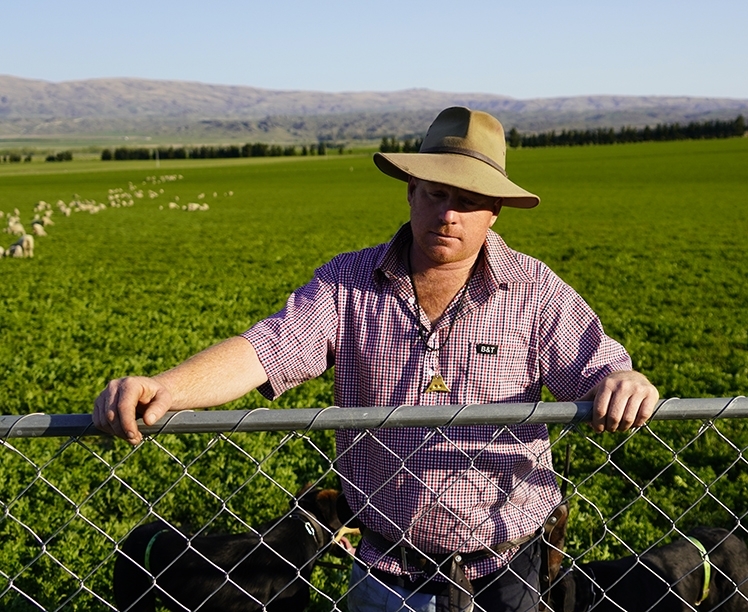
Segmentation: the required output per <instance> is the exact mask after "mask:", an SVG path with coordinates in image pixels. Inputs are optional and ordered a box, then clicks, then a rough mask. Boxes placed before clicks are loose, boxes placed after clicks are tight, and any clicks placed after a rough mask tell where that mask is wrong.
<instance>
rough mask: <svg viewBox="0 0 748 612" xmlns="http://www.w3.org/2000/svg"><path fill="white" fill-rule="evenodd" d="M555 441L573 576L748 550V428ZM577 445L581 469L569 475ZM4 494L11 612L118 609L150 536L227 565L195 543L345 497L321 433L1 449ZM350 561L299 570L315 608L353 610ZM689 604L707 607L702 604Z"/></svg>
mask: <svg viewBox="0 0 748 612" xmlns="http://www.w3.org/2000/svg"><path fill="white" fill-rule="evenodd" d="M728 403H729V400H726V402H725V406H727V405H728ZM398 418H399V419H401V420H402V415H401V414H398ZM240 420H241V419H240ZM406 421H407V419H406ZM406 424H407V422H406ZM383 425H384V424H383ZM398 425H399V426H400V425H401V423H400V422H398ZM372 431H374V430H372ZM441 431H442V427H441V426H440V427H435V428H433V430H432V432H431V435H438V434H439V433H440V432H441ZM550 432H551V440H552V452H553V456H554V465H555V466H556V468H555V470H556V476H557V479H558V481H559V483H561V484H562V485H563V484H565V485H566V487H567V489H566V491H567V497H568V499H569V502H570V517H571V518H570V521H569V527H568V532H567V536H566V545H565V549H564V551H563V555H564V565H565V566H566V567H570V568H571V567H579V566H580V565H581V564H586V563H588V562H591V561H596V560H604V559H619V558H621V557H625V556H627V555H641V554H643V553H645V552H646V551H648V550H650V549H653V548H655V547H659V546H663V545H665V544H667V543H669V542H672V541H674V540H677V539H678V538H680V537H682V536H683V535H684V534H685V533H686V532H688V531H689V529H691V528H692V527H694V526H697V525H706V526H715V527H724V528H726V529H728V530H729V531H731V532H732V533H734V534H735V535H737V536H738V537H739V538H740V539H741V540H742V539H744V538H745V535H746V534H745V528H746V526H745V517H746V496H745V490H746V487H747V486H748V465H747V462H746V457H745V452H746V448H748V422H747V421H745V420H744V419H742V418H731V419H708V420H704V419H696V420H693V419H687V418H686V419H685V420H666V421H653V422H651V423H650V424H649V425H647V426H645V427H643V428H641V429H639V430H638V431H635V432H631V433H626V434H602V435H597V434H592V433H591V430H590V429H589V427H587V425H585V424H583V423H579V422H573V423H571V422H570V423H567V424H563V423H561V424H555V425H551V426H550ZM88 433H89V434H90V433H92V432H90V431H89V432H88ZM370 435H372V434H371V431H370V430H364V431H362V432H361V433H360V434H359V436H360V437H364V436H370ZM567 447H569V448H570V450H571V467H570V471H569V473H568V474H564V473H563V465H564V455H565V453H566V449H567ZM0 481H1V482H2V489H1V492H0V511H1V512H2V517H1V518H0V609H2V610H11V611H16V610H19V611H20V610H23V611H25V610H49V611H57V610H114V609H116V608H115V600H114V595H113V586H112V583H113V571H114V564H115V560H116V558H117V556H118V555H120V554H122V552H121V551H122V547H123V544H124V542H125V540H126V539H127V538H128V536H129V535H130V534H132V533H133V532H134V531H135V530H136V529H138V528H139V527H141V526H143V525H146V524H148V523H151V522H154V521H162V522H163V523H164V524H165V525H167V526H172V527H173V528H174V529H176V530H179V533H181V534H183V535H182V537H183V539H184V543H185V547H186V550H189V551H190V554H197V555H198V556H201V557H203V559H204V560H205V562H206V563H208V564H211V565H213V566H214V567H217V566H216V565H215V563H214V562H213V561H211V560H210V559H208V558H207V556H205V555H202V554H201V553H200V551H199V550H198V548H199V547H196V546H195V543H196V542H197V541H198V540H196V539H195V538H198V537H200V536H203V535H206V534H213V533H232V534H254V535H255V536H257V537H258V538H259V540H260V543H259V544H257V545H256V546H264V544H263V538H264V537H269V536H267V534H266V533H259V532H258V530H257V526H258V525H260V524H262V523H265V522H267V521H271V520H273V519H277V518H278V517H283V516H288V515H290V514H291V513H292V512H293V511H294V509H295V508H296V507H297V506H296V503H295V501H294V498H295V496H296V495H297V494H298V492H299V491H300V490H301V489H302V487H304V485H307V484H312V485H314V486H318V487H322V488H334V489H339V488H340V482H339V476H338V474H337V473H336V470H335V442H334V432H333V431H332V430H331V429H318V430H317V429H313V428H311V427H307V428H306V429H305V430H303V431H298V430H297V431H290V432H288V431H254V432H239V431H228V432H219V433H181V434H165V433H161V434H157V435H151V436H149V437H147V438H146V441H145V442H144V443H143V444H141V445H139V446H138V447H135V448H132V447H130V446H129V445H127V444H126V443H124V442H122V441H119V440H113V439H111V438H108V437H105V436H95V435H85V436H84V435H75V436H71V437H44V438H39V437H12V436H8V435H6V436H5V437H4V438H2V439H0ZM352 542H353V544H354V545H355V544H356V540H355V538H352ZM251 550H254V549H251ZM185 554H186V553H185ZM310 563H311V561H310ZM351 563H352V559H351V556H350V555H343V557H342V558H340V557H337V556H333V555H329V554H325V555H321V556H320V557H319V558H318V559H315V564H314V569H313V570H312V571H311V573H309V572H303V571H302V569H303V568H298V569H294V578H297V579H300V580H304V581H305V582H308V584H309V590H310V593H311V602H310V604H309V609H311V610H314V611H322V610H342V611H344V610H347V604H346V595H347V589H348V579H349V574H350V569H351ZM219 569H220V568H219ZM224 569H225V568H224ZM221 571H223V570H221ZM719 571H720V570H719V569H718V568H717V569H716V570H715V572H717V573H719ZM305 574H308V575H309V576H310V577H309V578H308V579H307V578H305V577H304V575H305ZM224 576H225V579H224V580H223V583H222V584H223V585H224V586H225V585H232V584H233V586H234V587H235V588H238V589H242V590H243V587H242V586H241V585H238V584H236V582H235V581H234V579H233V574H231V575H229V573H227V572H224ZM154 588H155V589H156V590H158V589H159V587H158V586H156V587H154ZM742 588H743V590H744V591H745V586H744V585H742ZM246 595H247V601H248V602H250V601H252V600H253V599H254V600H255V602H256V603H257V607H258V609H262V603H261V602H258V600H257V598H256V597H255V596H254V595H253V594H251V593H247V594H246ZM738 596H740V597H743V595H742V594H740V593H739V594H738ZM603 597H604V596H603ZM271 601H272V600H271ZM267 603H268V602H266V604H267ZM743 603H746V602H743ZM248 605H249V604H248ZM684 606H685V607H684V609H694V610H696V609H699V608H696V606H695V602H685V603H684ZM175 609H179V608H175ZM184 609H187V608H184ZM198 609H199V606H198ZM203 609H205V607H204V606H203ZM247 609H252V608H251V607H248V608H247ZM403 609H408V608H407V606H405V607H404V608H403ZM736 609H741V608H736ZM746 609H748V604H746Z"/></svg>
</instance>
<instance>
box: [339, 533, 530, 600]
mask: <svg viewBox="0 0 748 612" xmlns="http://www.w3.org/2000/svg"><path fill="white" fill-rule="evenodd" d="M355 563H356V564H357V566H358V567H359V570H360V571H359V572H358V576H359V577H358V579H357V580H353V581H352V583H351V589H352V590H355V593H350V594H349V599H348V601H349V606H350V607H351V609H352V610H354V611H355V612H373V611H374V610H377V611H386V612H394V611H399V612H403V611H410V610H416V611H417V612H447V611H448V610H449V597H448V588H447V587H446V585H444V583H439V582H435V581H428V582H425V583H424V582H422V581H419V583H418V585H413V586H410V588H408V584H409V582H410V581H408V580H407V579H403V578H401V577H399V576H392V575H389V574H385V573H383V572H379V571H376V570H370V573H369V571H367V570H366V569H365V568H364V567H363V565H360V564H359V562H358V561H356V562H355ZM355 573H356V572H354V574H355ZM472 584H473V591H474V593H475V598H474V605H475V607H474V612H535V611H537V610H538V604H539V602H540V595H539V585H540V541H539V539H535V540H533V541H531V542H528V543H527V544H524V545H523V546H522V547H521V548H520V550H519V552H517V554H516V555H514V557H513V558H512V560H511V562H510V563H509V564H508V565H507V566H505V567H502V568H501V569H500V570H498V571H496V572H494V573H493V574H489V575H488V576H483V577H482V578H476V579H475V580H473V581H472ZM442 585H443V586H442ZM398 602H399V603H398Z"/></svg>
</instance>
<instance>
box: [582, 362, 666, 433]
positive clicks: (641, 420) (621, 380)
mask: <svg viewBox="0 0 748 612" xmlns="http://www.w3.org/2000/svg"><path fill="white" fill-rule="evenodd" d="M659 397H660V394H659V392H658V391H657V388H656V387H655V386H654V385H653V384H652V383H650V382H649V381H648V380H647V377H646V376H644V375H643V374H640V373H639V372H635V371H634V370H628V371H619V372H612V373H611V374H608V376H606V377H605V378H604V379H603V380H602V381H601V382H600V383H598V384H597V385H596V386H595V387H594V388H593V389H592V390H591V391H590V392H589V393H587V395H585V396H584V397H583V398H582V399H583V400H592V402H593V403H592V429H593V430H594V431H596V432H597V433H600V432H603V431H627V430H628V429H630V428H631V427H641V426H642V425H644V424H645V423H646V422H647V421H648V420H649V418H650V417H651V416H652V413H653V412H654V409H655V406H656V405H657V400H658V399H659Z"/></svg>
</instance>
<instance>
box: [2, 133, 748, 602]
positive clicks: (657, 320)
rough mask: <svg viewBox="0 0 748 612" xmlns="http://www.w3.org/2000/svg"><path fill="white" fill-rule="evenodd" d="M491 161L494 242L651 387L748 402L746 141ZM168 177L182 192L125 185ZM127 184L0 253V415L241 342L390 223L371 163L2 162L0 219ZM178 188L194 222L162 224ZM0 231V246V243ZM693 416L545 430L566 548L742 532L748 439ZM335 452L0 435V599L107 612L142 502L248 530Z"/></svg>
mask: <svg viewBox="0 0 748 612" xmlns="http://www.w3.org/2000/svg"><path fill="white" fill-rule="evenodd" d="M507 165H508V171H509V176H510V177H511V178H512V179H513V180H514V181H516V182H518V183H519V184H520V185H522V186H524V187H526V188H527V189H529V190H531V191H533V192H535V193H537V194H539V195H540V197H541V199H542V202H541V205H540V206H539V207H537V208H536V209H533V210H514V209H506V210H503V211H502V213H501V215H500V217H499V220H498V222H497V225H496V227H495V229H497V231H498V232H499V233H501V234H502V235H503V236H504V238H505V240H506V241H507V243H508V244H509V245H510V246H511V247H513V248H516V249H518V250H521V251H524V252H526V253H529V254H531V255H533V256H536V257H538V258H540V259H542V260H543V261H545V262H546V263H548V264H549V265H550V266H551V267H552V268H553V269H554V270H555V271H556V272H557V273H558V274H559V275H560V276H561V277H562V278H563V279H564V280H566V281H567V282H569V283H570V284H571V285H572V286H573V287H575V288H576V289H577V290H578V291H579V292H580V293H581V294H582V296H583V297H585V299H586V300H587V301H588V302H589V303H590V304H591V305H592V306H593V308H594V309H595V310H596V311H597V313H598V314H599V315H600V317H601V319H602V321H603V323H604V325H605V328H606V330H607V332H608V333H609V334H610V335H611V336H613V337H614V338H616V339H618V340H620V341H621V342H622V343H623V344H624V345H625V346H626V347H627V348H628V349H629V351H630V352H631V354H632V358H633V360H634V365H635V367H636V368H637V369H640V370H641V371H643V372H644V373H645V374H647V375H648V376H649V377H650V379H651V380H652V381H653V382H654V384H656V385H657V387H658V388H659V390H660V394H661V396H663V397H705V396H717V397H731V396H736V395H745V394H746V393H747V392H748V312H747V311H746V307H745V305H746V303H747V302H748V283H746V270H747V269H748V254H746V248H745V243H746V236H748V195H746V194H747V193H748V139H730V140H712V141H686V142H673V143H644V144H635V145H617V146H599V147H582V148H568V149H565V148H553V149H533V150H517V151H510V152H509V159H508V164H507ZM172 174H181V175H182V176H183V177H184V178H183V179H181V180H177V181H172V182H163V183H159V184H156V185H153V184H150V183H146V184H144V183H143V181H145V180H146V179H147V177H160V176H164V175H172ZM130 182H132V183H135V184H136V185H138V186H140V187H141V188H142V189H143V190H144V191H145V192H146V195H145V197H143V198H142V199H135V204H134V206H132V207H128V208H119V209H115V208H107V209H106V210H102V211H100V212H98V213H97V214H90V213H86V212H78V213H73V214H72V215H71V216H70V217H64V216H63V215H62V214H60V213H59V212H57V209H56V207H55V211H56V212H55V214H54V215H53V220H54V221H55V225H53V226H50V227H48V228H47V232H48V234H49V235H48V236H46V237H37V239H36V248H35V257H34V258H33V259H9V258H3V259H0V413H2V414H26V413H31V412H48V413H83V412H90V411H91V407H92V403H93V399H94V398H95V396H96V395H97V394H98V392H99V391H100V390H101V389H102V388H103V387H104V386H105V384H106V382H107V381H108V380H109V379H111V378H114V377H119V376H123V375H127V374H155V373H157V372H160V371H162V370H164V369H166V368H169V367H171V366H173V365H176V364H177V363H178V362H180V361H181V360H183V359H185V358H186V357H188V356H190V355H192V354H193V353H195V352H197V351H199V350H201V349H203V348H205V347H207V346H209V345H210V344H212V343H215V342H217V341H219V340H222V339H224V338H226V337H227V336H230V335H234V334H237V333H240V332H242V331H244V330H245V329H247V328H248V327H250V326H251V325H252V324H253V322H255V321H257V320H258V319H260V318H262V317H264V316H266V315H269V314H271V313H273V312H275V311H277V310H278V309H279V308H281V307H282V305H283V303H284V302H285V299H286V297H287V296H288V294H289V292H290V291H292V290H293V289H294V288H296V287H297V286H299V285H300V284H302V283H304V282H305V281H307V280H308V279H309V278H310V277H311V275H312V273H313V270H314V268H315V267H317V266H319V265H320V264H322V263H323V262H325V261H327V260H328V259H330V258H331V257H332V256H333V255H335V254H336V253H339V252H341V251H345V250H353V249H359V248H362V247H365V246H369V245H374V244H377V243H379V242H382V241H385V240H387V239H388V238H389V237H390V236H391V235H392V234H393V233H394V232H395V231H396V229H397V228H398V227H399V226H400V225H401V224H402V223H403V222H404V221H406V220H407V218H408V208H407V203H406V200H405V185H404V183H400V182H398V181H394V180H392V179H390V178H387V177H385V176H384V175H383V174H381V173H380V172H379V171H378V170H377V169H376V168H375V167H374V165H373V163H372V161H371V157H370V156H369V155H343V156H338V155H329V156H327V157H311V158H272V159H238V160H202V161H201V160H194V161H192V160H185V161H162V162H161V163H160V166H159V167H158V168H156V165H155V162H108V163H107V162H100V161H85V162H84V161H73V162H68V163H59V164H52V163H49V164H45V163H38V162H33V163H31V164H12V165H11V164H4V165H2V166H0V211H4V212H5V213H6V215H7V213H9V212H12V211H13V209H14V208H18V209H19V211H20V213H21V220H22V222H24V223H25V224H26V225H27V227H29V226H30V222H31V219H32V216H33V215H32V210H33V207H34V205H35V204H36V203H37V202H38V201H39V200H44V201H46V202H49V203H51V204H52V205H53V206H54V205H55V203H56V202H57V201H58V200H60V199H62V200H64V201H65V202H69V201H70V200H71V199H73V197H74V196H75V195H76V194H77V196H79V198H80V199H81V200H96V201H97V202H106V201H107V193H108V190H109V189H115V188H124V189H127V188H128V184H129V183H130ZM148 189H154V190H155V191H159V190H160V189H163V190H164V193H162V194H161V193H159V195H158V197H156V198H154V199H150V198H149V197H148V196H147V190H148ZM214 192H215V193H216V194H217V195H216V197H214V196H213V194H214ZM229 192H233V195H229ZM199 194H204V196H205V197H204V198H203V199H201V200H199V199H198V195H199ZM176 196H178V197H179V204H180V205H182V204H187V203H188V202H198V201H200V202H207V203H208V204H209V206H210V209H209V210H206V211H197V212H186V211H183V210H181V209H179V210H172V209H170V208H169V206H168V204H169V202H172V201H175V198H176ZM0 227H5V218H3V219H0ZM12 241H13V238H12V237H11V236H10V235H9V234H6V233H0V246H3V247H7V246H8V245H9V244H10V243H11V242H12ZM548 399H550V398H548ZM332 403H333V397H332V378H331V376H330V375H329V373H328V374H327V375H325V376H324V377H322V378H321V379H318V380H316V381H311V382H309V383H307V384H305V385H303V386H301V387H299V388H298V389H295V390H293V391H291V392H289V393H287V394H285V395H284V396H283V397H282V398H280V399H279V400H278V401H277V402H276V403H275V404H271V403H269V402H267V401H265V400H264V399H263V398H261V397H260V396H259V394H257V393H256V392H254V393H252V394H250V395H248V396H247V397H245V398H243V399H241V400H239V401H237V402H234V403H233V404H232V405H231V406H229V407H232V408H252V407H259V406H274V407H318V406H327V405H330V404H332ZM701 426H702V423H700V422H690V421H684V422H674V423H673V422H671V423H655V424H653V425H652V426H651V428H649V429H645V430H642V431H641V432H639V433H637V434H635V435H610V434H606V435H602V436H592V435H589V430H588V429H587V428H586V427H583V428H580V429H579V430H578V431H574V432H571V433H567V434H564V433H563V432H562V431H561V429H560V428H559V429H557V430H554V432H553V435H554V437H556V438H559V436H560V438H559V439H558V444H556V446H554V452H558V457H559V458H560V457H561V455H562V453H563V449H564V447H565V445H566V443H567V442H568V443H570V444H571V445H572V448H573V460H572V472H571V479H572V481H573V482H574V483H575V484H576V485H577V489H576V493H577V494H576V495H575V497H574V499H573V502H572V503H573V516H572V522H571V526H570V537H569V542H568V550H569V552H570V553H571V554H574V555H575V556H576V555H585V556H584V560H589V559H592V558H604V557H606V556H609V555H619V554H623V553H625V552H626V550H627V547H630V549H633V550H643V549H644V548H645V547H646V546H648V545H651V544H653V543H654V542H656V541H658V539H660V538H667V537H669V536H670V535H671V531H672V528H673V527H674V526H675V527H677V528H678V529H686V528H688V527H690V526H692V525H695V524H699V523H709V524H720V525H726V526H734V525H735V524H737V523H738V522H741V521H742V517H743V515H744V514H745V513H746V511H748V507H747V504H746V502H745V500H744V497H745V494H744V491H745V488H746V486H748V470H746V468H745V459H744V457H743V450H744V449H745V448H747V447H748V428H747V427H746V424H745V423H744V422H743V421H738V420H735V421H731V422H728V421H723V422H718V423H716V424H715V425H714V426H709V427H705V428H702V427H701ZM333 448H334V447H333V443H332V434H331V433H329V432H323V433H317V434H314V435H312V436H310V437H309V438H308V439H307V438H304V437H300V436H297V435H289V436H285V435H284V434H276V433H267V434H242V435H234V436H228V437H218V438H216V437H213V436H208V435H197V434H195V435H187V436H162V437H159V438H157V439H156V441H155V442H153V441H150V442H146V443H145V444H143V445H141V446H140V447H139V448H137V449H134V450H133V449H130V448H129V446H128V445H127V444H125V443H124V442H120V441H113V440H109V439H105V438H101V439H99V438H95V437H94V438H85V439H82V440H81V441H70V440H61V439H45V440H21V439H13V440H11V441H9V442H7V443H4V444H3V445H2V446H0V480H1V481H2V482H3V487H2V492H1V493H0V511H1V513H0V608H2V609H8V610H37V609H39V606H41V607H43V608H45V609H50V610H56V609H60V608H62V609H66V610H67V609H71V610H100V609H107V608H108V602H109V603H111V602H112V601H113V600H112V596H111V570H112V565H113V559H114V550H115V543H116V542H117V541H119V540H121V539H122V538H123V537H124V536H125V535H126V534H127V533H128V531H129V530H130V529H132V528H133V527H134V526H136V525H137V524H139V523H141V522H145V521H148V520H152V517H150V518H149V512H153V513H156V514H158V515H160V516H162V517H164V518H166V519H167V520H170V521H172V522H174V523H178V524H184V525H188V526H189V527H190V528H192V529H193V530H198V529H201V528H202V527H203V526H205V525H207V528H208V530H218V529H227V530H232V531H238V530H242V529H245V528H246V525H247V524H256V523H257V522H259V521H261V520H266V519H268V518H271V517H273V516H277V515H279V514H280V512H282V511H283V509H284V508H285V507H286V504H287V501H288V497H289V495H290V494H292V493H294V492H295V491H296V490H297V489H298V488H299V487H300V486H301V485H303V484H304V483H306V482H309V481H319V482H320V483H322V484H325V485H334V484H335V477H334V474H333V472H332V468H331V462H330V459H329V458H332V457H333V453H334V451H333ZM328 457H329V458H328ZM557 464H558V465H561V461H560V460H559V461H557ZM619 468H620V470H621V471H623V472H625V473H626V474H627V475H628V476H627V477H626V478H624V477H622V476H621V473H622V472H621V471H619ZM655 477H656V478H655ZM707 485H708V486H707ZM210 491H213V493H211V492H210ZM642 491H643V494H642ZM604 521H605V522H607V528H608V530H609V534H608V535H607V536H606V537H604V536H605V533H606V532H605V528H604V526H603V522H604ZM611 533H612V534H614V535H610V534H611ZM624 542H625V543H624ZM63 567H65V568H68V570H65V569H63ZM344 574H345V573H344V572H343V571H341V570H335V569H318V570H315V575H314V582H315V585H316V586H317V587H318V588H319V589H321V590H322V591H323V592H324V593H325V594H326V595H316V596H315V600H314V606H313V607H314V609H315V610H327V609H330V608H331V607H332V605H331V603H330V602H331V601H337V600H338V599H339V598H340V597H342V593H343V592H344V583H345V575H344ZM22 593H28V594H31V595H32V596H33V598H34V600H33V601H32V599H30V598H28V597H26V596H24V595H23V594H22ZM34 601H35V602H36V603H34ZM340 606H341V607H342V606H344V603H341V604H340Z"/></svg>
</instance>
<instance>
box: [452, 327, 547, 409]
mask: <svg viewBox="0 0 748 612" xmlns="http://www.w3.org/2000/svg"><path fill="white" fill-rule="evenodd" d="M533 362H534V359H533V356H532V353H531V351H530V343H529V341H528V340H527V338H524V337H523V336H521V335H520V334H511V333H510V334H503V335H501V336H499V337H494V338H480V339H476V340H473V341H471V342H470V344H469V358H468V376H467V382H468V385H467V393H466V396H467V401H468V402H471V403H480V404H488V403H495V402H522V401H526V400H525V396H526V391H527V387H528V386H529V385H530V384H531V382H532V378H531V375H530V373H531V372H533V371H534V370H535V365H534V363H533Z"/></svg>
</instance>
